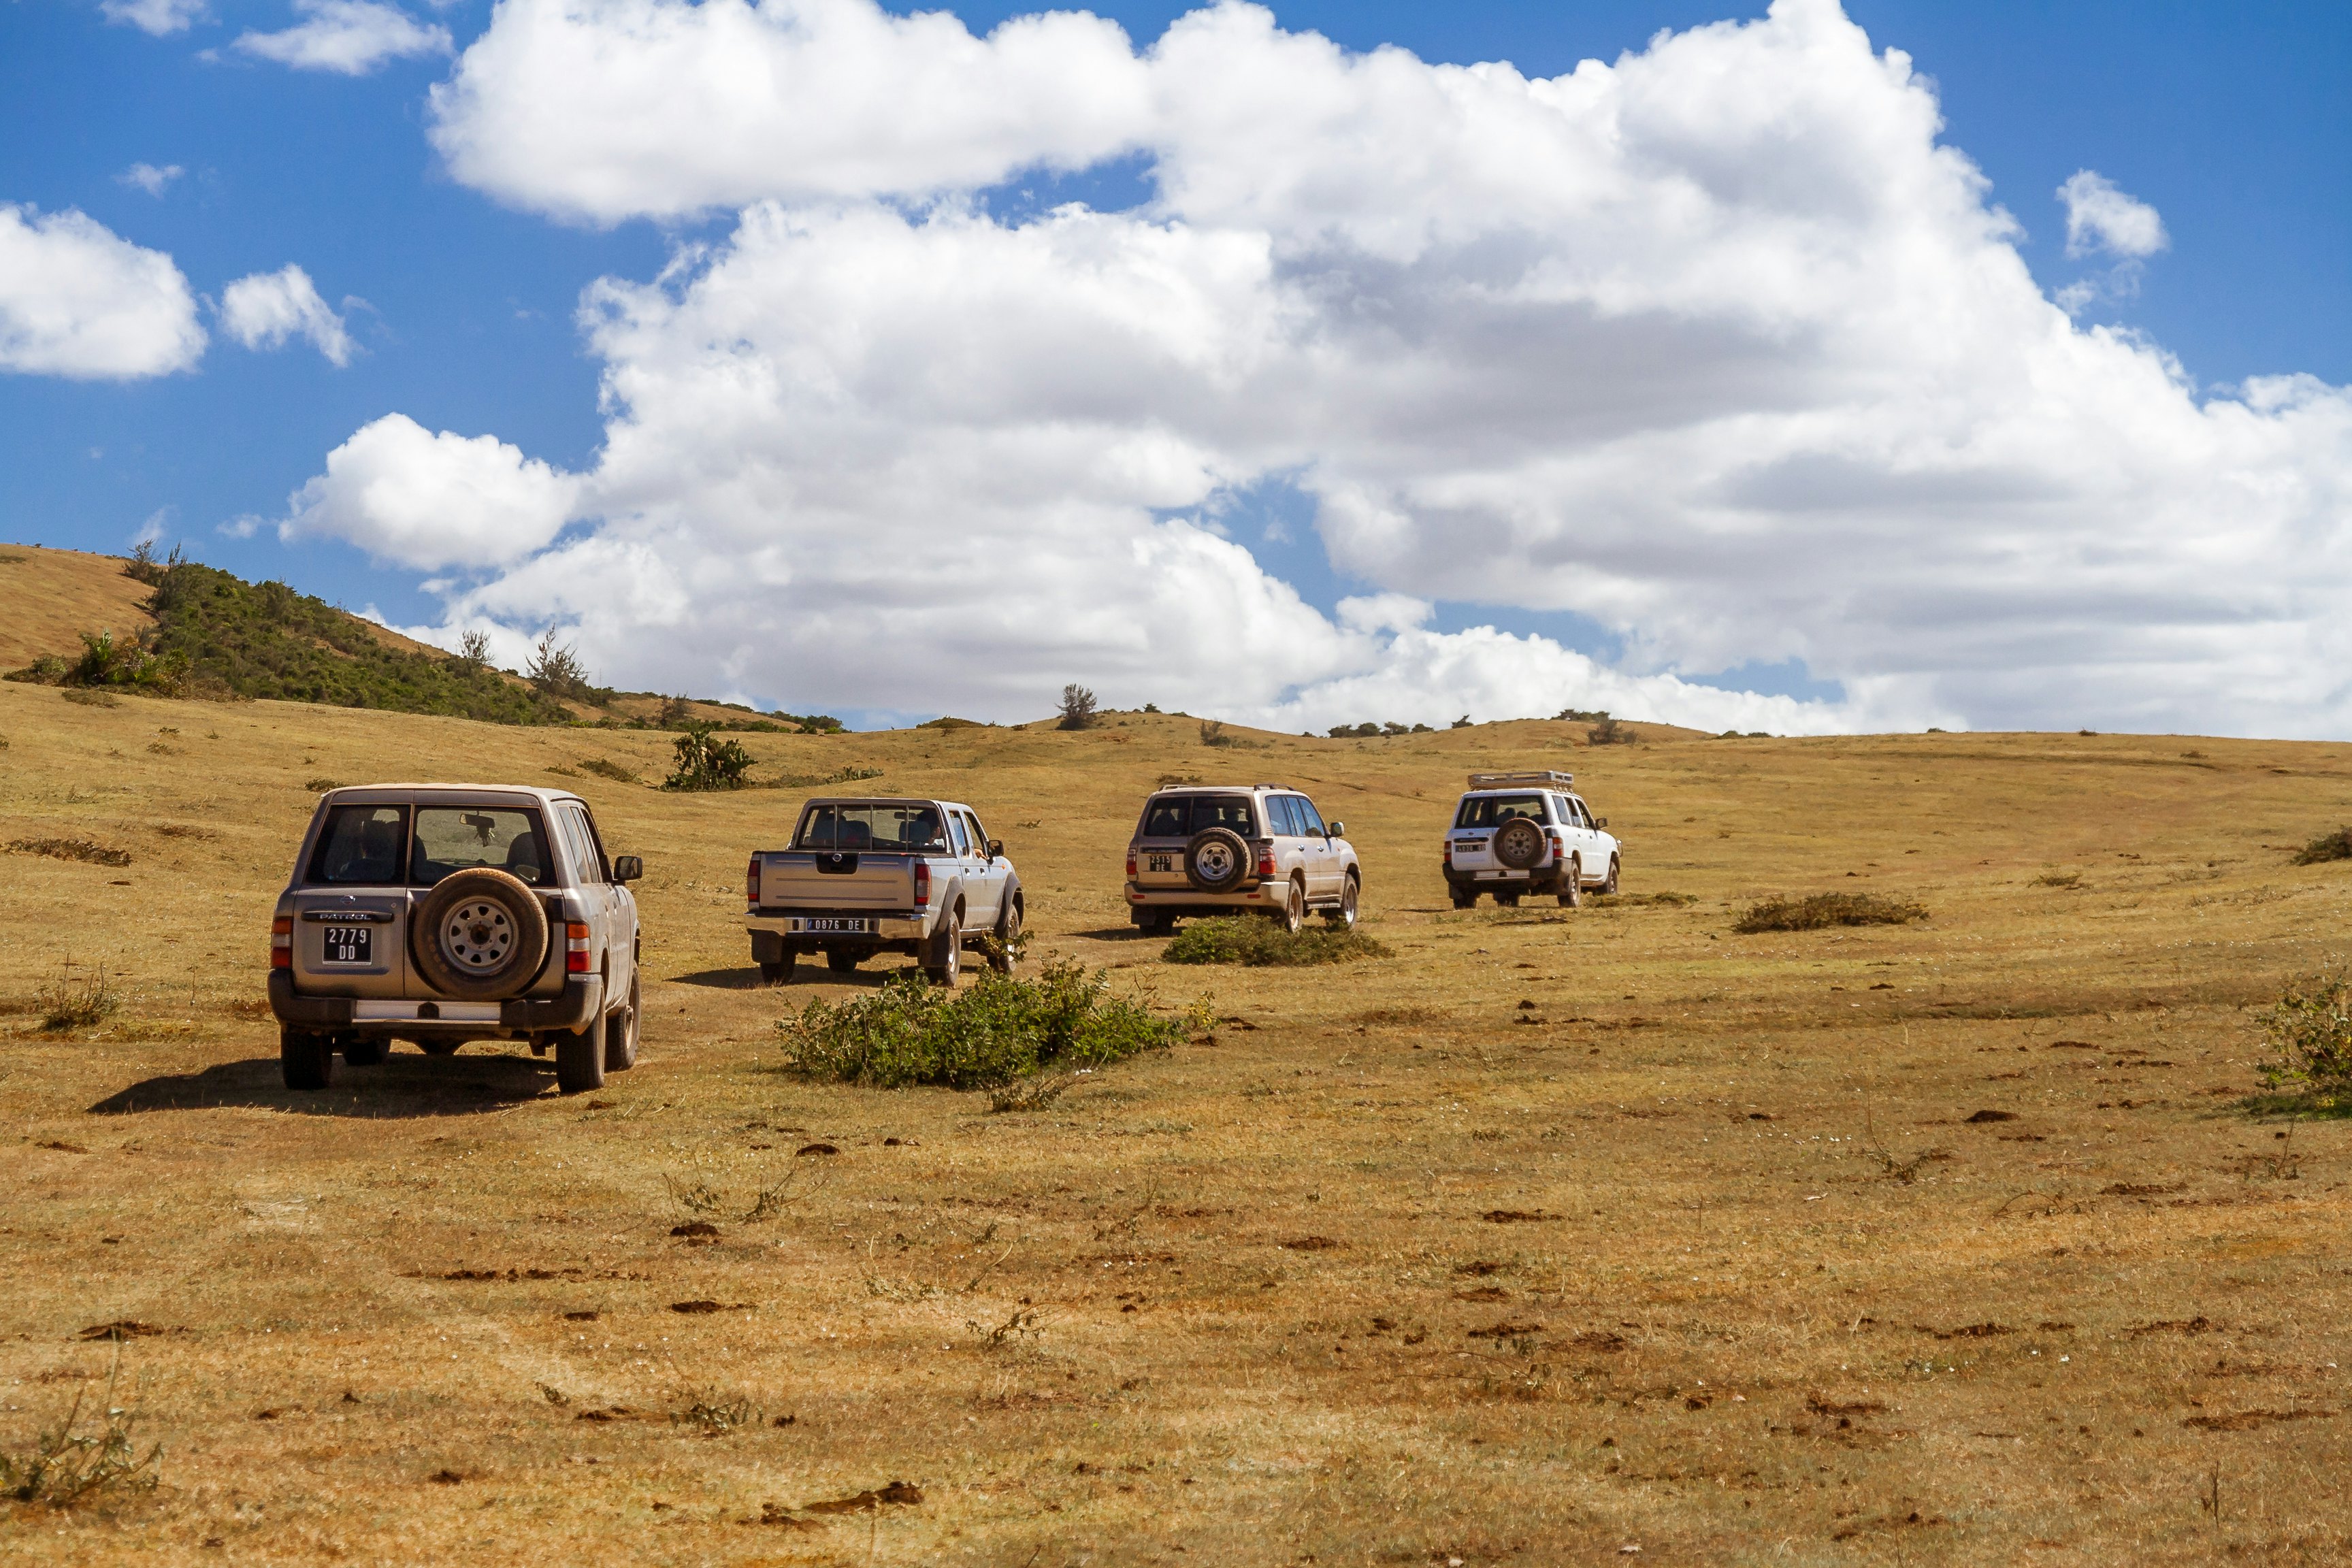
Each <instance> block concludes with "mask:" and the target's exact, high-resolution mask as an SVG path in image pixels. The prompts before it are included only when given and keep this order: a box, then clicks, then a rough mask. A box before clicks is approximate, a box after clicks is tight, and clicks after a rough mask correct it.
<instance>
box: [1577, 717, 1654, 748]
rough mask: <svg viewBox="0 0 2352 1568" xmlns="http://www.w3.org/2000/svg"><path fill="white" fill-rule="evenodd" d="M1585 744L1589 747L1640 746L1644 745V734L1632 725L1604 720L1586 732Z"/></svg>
mask: <svg viewBox="0 0 2352 1568" xmlns="http://www.w3.org/2000/svg"><path fill="white" fill-rule="evenodd" d="M1584 743H1585V744H1586V745H1588V746H1638V745H1640V744H1641V743H1642V732H1641V731H1639V730H1636V729H1634V728H1633V726H1632V725H1631V724H1623V723H1620V722H1619V721H1616V720H1614V719H1606V718H1604V719H1602V720H1601V722H1599V723H1598V724H1595V725H1594V726H1592V728H1591V729H1590V730H1587V731H1585V732H1584Z"/></svg>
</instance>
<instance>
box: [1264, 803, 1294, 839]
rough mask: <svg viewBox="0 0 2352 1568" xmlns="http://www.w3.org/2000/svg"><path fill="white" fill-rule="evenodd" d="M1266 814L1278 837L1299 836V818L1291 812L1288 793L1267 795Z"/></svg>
mask: <svg viewBox="0 0 2352 1568" xmlns="http://www.w3.org/2000/svg"><path fill="white" fill-rule="evenodd" d="M1265 816H1266V820H1267V821H1268V822H1269V823H1270V824H1272V825H1273V829H1274V832H1275V835H1276V837H1284V838H1295V837H1297V836H1298V818H1297V816H1295V815H1293V814H1292V812H1291V809H1290V797H1289V796H1288V795H1267V796H1266V797H1265Z"/></svg>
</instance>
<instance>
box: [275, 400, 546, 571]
mask: <svg viewBox="0 0 2352 1568" xmlns="http://www.w3.org/2000/svg"><path fill="white" fill-rule="evenodd" d="M577 489H578V483H577V481H576V480H574V479H572V477H571V476H569V475H566V474H562V473H559V472H557V471H556V470H555V469H553V468H550V467H549V466H548V465H547V464H545V463H541V462H537V461H534V460H532V459H530V458H525V457H524V456H523V455H522V453H521V452H520V451H519V450H517V449H516V448H515V447H510V446H508V445H507V444H506V443H504V442H502V441H500V440H499V439H498V438H497V437H494V436H474V437H466V436H459V435H456V434H454V433H452V432H450V431H447V430H444V431H442V432H440V433H439V434H437V435H436V434H435V433H434V432H432V431H430V430H427V429H425V426H422V425H419V424H417V423H416V421H415V420H414V419H411V418H409V417H408V416H406V415H404V414H387V415H385V416H383V418H381V419H378V420H376V421H374V422H373V423H372V424H369V425H366V426H362V427H361V428H360V429H359V430H358V431H357V432H355V433H354V434H353V435H352V438H351V439H350V440H348V441H345V442H344V443H343V444H342V445H341V446H340V447H336V448H335V449H334V450H333V451H331V452H330V453H328V454H327V471H326V472H325V473H323V474H320V475H319V476H318V477H317V478H315V479H311V480H310V482H308V483H307V484H305V485H304V486H303V487H302V488H301V489H299V490H297V491H295V492H294V495H293V497H292V498H291V500H290V502H289V515H288V517H287V519H286V520H285V521H283V522H281V523H279V524H278V534H279V537H281V538H284V539H289V540H292V539H299V538H304V537H310V538H326V539H336V540H341V542H344V543H347V544H352V545H355V546H357V547H358V548H360V549H362V550H364V551H366V552H368V553H369V554H371V555H373V556H376V557H378V558H379V559H382V560H385V561H394V562H398V563H402V564H403V565H407V566H415V567H419V568H425V569H432V568H438V567H445V566H476V567H478V566H497V565H500V564H503V563H508V562H512V561H516V560H519V559H520V558H522V557H524V556H527V555H529V554H530V553H531V552H533V551H535V550H538V549H540V548H541V547H542V546H544V545H546V544H547V543H548V542H550V541H551V540H552V539H553V538H554V537H555V536H556V533H557V532H558V531H560V530H561V529H562V527H563V524H564V521H565V520H566V519H567V518H568V517H569V516H570V515H571V512H572V504H573V500H574V497H575V495H576V493H577Z"/></svg>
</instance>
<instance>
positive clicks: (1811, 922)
mask: <svg viewBox="0 0 2352 1568" xmlns="http://www.w3.org/2000/svg"><path fill="white" fill-rule="evenodd" d="M1926 919H1927V909H1926V907H1925V906H1923V905H1920V904H1911V903H1905V902H1903V901H1902V900H1897V899H1884V898H1881V897H1879V896H1878V895H1877V894H1876V893H1815V894H1814V895H1813V896H1812V897H1811V898H1809V899H1768V900H1765V901H1764V902H1762V903H1760V904H1758V905H1755V906H1754V907H1753V908H1751V909H1749V910H1748V911H1747V912H1746V913H1745V914H1743V915H1741V916H1740V917H1739V919H1738V920H1737V921H1733V922H1732V927H1731V929H1732V930H1734V931H1742V932H1746V933H1748V934H1749V935H1754V934H1755V933H1756V932H1758V931H1820V930H1822V929H1823V928H1825V927H1828V926H1899V925H1907V924H1909V923H1910V922H1911V921H1923V920H1926Z"/></svg>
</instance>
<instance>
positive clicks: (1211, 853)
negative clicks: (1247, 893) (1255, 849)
mask: <svg viewBox="0 0 2352 1568" xmlns="http://www.w3.org/2000/svg"><path fill="white" fill-rule="evenodd" d="M1249 874H1250V847H1249V845H1248V844H1247V843H1245V842H1244V841H1243V838H1242V836H1241V835H1240V834H1238V833H1235V832H1234V830H1233V829H1232V828H1230V827H1204V828H1202V830H1201V831H1200V832H1198V833H1195V834H1194V835H1192V842H1191V843H1189V844H1187V845H1185V846H1184V877H1185V879H1186V880H1187V881H1189V882H1191V883H1192V886H1194V887H1196V888H1198V889H1201V891H1202V892H1204V893H1230V892H1232V891H1233V890H1234V889H1236V888H1239V887H1240V886H1241V885H1242V879H1244V877H1247V876H1248V875H1249Z"/></svg>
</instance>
